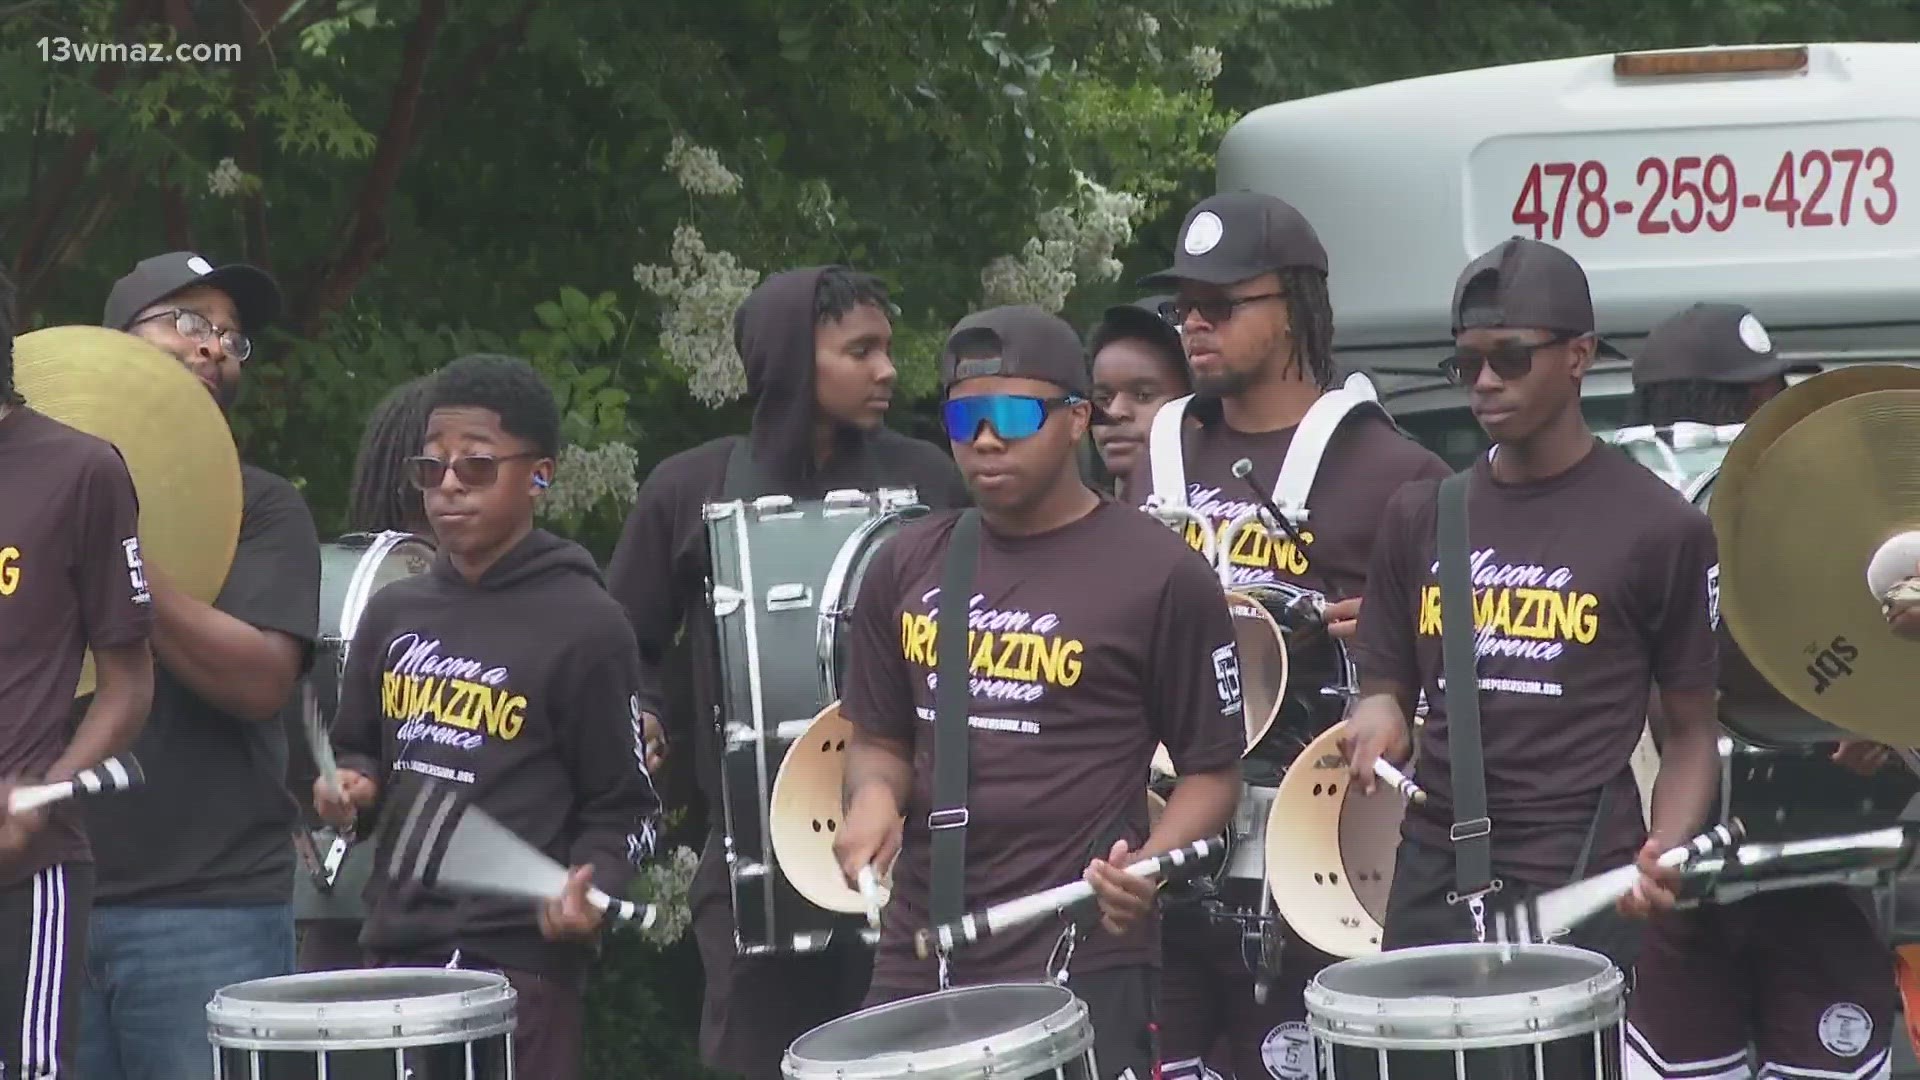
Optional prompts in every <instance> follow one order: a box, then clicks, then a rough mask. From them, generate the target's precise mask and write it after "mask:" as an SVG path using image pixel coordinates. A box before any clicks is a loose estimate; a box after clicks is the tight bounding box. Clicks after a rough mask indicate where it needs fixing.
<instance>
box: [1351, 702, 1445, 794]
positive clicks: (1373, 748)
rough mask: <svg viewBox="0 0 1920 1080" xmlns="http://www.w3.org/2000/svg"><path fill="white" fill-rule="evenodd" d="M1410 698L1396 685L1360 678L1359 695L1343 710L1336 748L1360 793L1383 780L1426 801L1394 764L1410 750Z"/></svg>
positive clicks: (1411, 743) (1367, 790) (1402, 759)
mask: <svg viewBox="0 0 1920 1080" xmlns="http://www.w3.org/2000/svg"><path fill="white" fill-rule="evenodd" d="M1411 699H1412V695H1411V694H1407V693H1404V692H1403V691H1401V690H1400V688H1399V687H1396V686H1383V685H1376V684H1370V683H1368V682H1366V681H1362V683H1361V685H1360V696H1359V698H1358V700H1356V701H1355V702H1354V705H1353V711H1352V712H1350V713H1348V714H1347V719H1346V720H1345V724H1346V731H1345V733H1344V734H1342V735H1341V736H1340V752H1341V753H1342V754H1345V755H1346V757H1347V768H1348V771H1349V773H1350V774H1351V776H1352V784H1353V786H1355V787H1357V788H1359V789H1360V793H1361V794H1362V795H1371V794H1373V793H1374V790H1375V789H1376V788H1377V787H1378V786H1379V784H1380V781H1382V780H1384V781H1386V782H1387V784H1388V785H1389V786H1391V787H1392V788H1393V789H1394V790H1395V791H1398V792H1399V793H1400V794H1401V795H1404V796H1405V797H1406V798H1407V799H1408V800H1409V801H1412V802H1417V803H1424V802H1426V801H1427V793H1426V792H1424V791H1422V790H1420V787H1419V786H1418V785H1416V784H1415V783H1414V782H1413V781H1412V780H1411V779H1408V777H1407V775H1406V774H1405V773H1403V772H1401V771H1400V769H1399V766H1398V765H1397V764H1395V763H1396V762H1404V761H1406V760H1407V758H1408V757H1410V756H1412V754H1413V739H1412V736H1411V735H1410V734H1409V733H1408V731H1407V719H1406V718H1407V716H1408V715H1409V714H1411V713H1412V711H1413V710H1412V700H1411Z"/></svg>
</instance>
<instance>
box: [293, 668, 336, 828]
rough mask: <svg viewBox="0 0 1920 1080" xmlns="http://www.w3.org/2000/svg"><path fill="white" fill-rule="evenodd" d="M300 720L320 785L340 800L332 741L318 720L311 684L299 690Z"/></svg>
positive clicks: (314, 695) (318, 703) (306, 684)
mask: <svg viewBox="0 0 1920 1080" xmlns="http://www.w3.org/2000/svg"><path fill="white" fill-rule="evenodd" d="M300 720H301V724H300V726H301V728H302V729H303V730H304V731H305V732H306V735H307V750H308V751H309V752H310V753H312V754H313V764H314V768H315V770H316V771H317V772H318V774H319V777H320V782H321V784H323V785H325V786H326V788H327V790H328V791H329V792H331V793H332V795H333V797H334V798H336V799H337V798H341V797H342V796H343V794H344V793H343V792H342V791H341V790H340V765H339V763H338V762H336V761H335V760H334V757H333V740H332V739H330V738H329V737H328V736H327V725H326V724H325V723H323V722H322V721H321V719H320V696H319V695H318V694H315V693H314V692H313V684H312V683H311V682H309V683H305V684H303V687H302V690H301V700H300Z"/></svg>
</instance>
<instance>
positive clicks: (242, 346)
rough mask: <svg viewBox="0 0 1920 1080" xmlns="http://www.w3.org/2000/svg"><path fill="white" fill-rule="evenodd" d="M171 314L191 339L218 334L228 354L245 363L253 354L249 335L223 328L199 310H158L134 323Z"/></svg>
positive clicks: (181, 331) (174, 321) (137, 323)
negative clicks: (214, 323)
mask: <svg viewBox="0 0 1920 1080" xmlns="http://www.w3.org/2000/svg"><path fill="white" fill-rule="evenodd" d="M169 316H171V317H172V319H173V328H174V329H175V330H177V331H179V332H180V336H181V337H183V338H186V339H187V340H189V341H205V340H207V339H208V338H210V337H213V336H214V335H216V334H218V335H219V337H220V349H221V351H223V352H225V353H226V354H227V355H228V356H231V357H233V358H234V359H235V360H238V361H240V362H241V363H243V364H244V363H246V361H247V358H248V357H249V356H252V355H253V342H252V341H250V340H248V339H247V335H245V334H243V333H241V332H240V331H238V330H223V329H221V328H220V327H218V326H215V325H213V320H212V319H209V318H207V317H206V316H205V315H202V314H200V313H199V312H197V311H188V310H187V309H186V308H168V309H167V310H165V311H156V312H154V313H153V314H151V315H148V316H145V317H144V318H140V319H135V320H134V323H133V325H135V326H138V325H140V324H141V323H143V322H152V321H153V320H155V319H164V318H167V317H169Z"/></svg>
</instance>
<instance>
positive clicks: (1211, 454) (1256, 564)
mask: <svg viewBox="0 0 1920 1080" xmlns="http://www.w3.org/2000/svg"><path fill="white" fill-rule="evenodd" d="M1295 430H1296V429H1295V428H1285V429H1283V430H1280V431H1267V432H1261V433H1259V434H1250V433H1248V432H1243V431H1235V430H1234V429H1232V428H1230V427H1228V426H1227V424H1226V422H1225V421H1224V420H1220V419H1214V420H1211V421H1209V422H1208V423H1206V424H1203V425H1200V426H1198V427H1196V428H1192V429H1190V430H1188V431H1187V433H1186V440H1185V443H1184V450H1185V457H1186V469H1187V505H1188V507H1189V508H1191V509H1193V510H1195V511H1197V512H1199V513H1200V514H1202V515H1204V516H1205V517H1206V518H1207V520H1208V521H1210V522H1212V524H1213V530H1214V536H1215V538H1216V539H1218V538H1219V535H1220V530H1221V529H1223V528H1225V527H1226V525H1227V523H1228V522H1229V521H1232V520H1233V519H1234V518H1235V517H1238V516H1239V515H1241V514H1243V513H1246V512H1247V511H1248V510H1251V509H1253V507H1254V505H1255V502H1254V497H1253V492H1252V491H1251V490H1250V489H1249V488H1248V486H1247V482H1246V481H1245V480H1241V479H1239V478H1238V477H1236V476H1234V475H1233V464H1234V462H1236V461H1239V460H1240V459H1241V458H1246V459H1247V460H1248V461H1251V462H1252V463H1253V470H1254V471H1253V475H1254V476H1255V477H1258V478H1259V479H1258V480H1257V481H1256V482H1257V483H1259V484H1260V485H1261V486H1262V488H1263V489H1264V490H1265V491H1266V493H1268V494H1272V492H1273V484H1274V481H1276V480H1277V479H1278V478H1279V476H1280V465H1281V463H1282V462H1284V461H1285V460H1286V457H1287V448H1288V447H1290V446H1292V445H1293V436H1294V432H1295ZM1451 473H1452V470H1451V469H1449V468H1447V463H1446V462H1445V461H1442V460H1441V459H1440V457H1439V456H1438V455H1437V454H1435V453H1433V452H1432V451H1431V450H1428V449H1427V448H1426V447H1423V446H1421V445H1420V444H1419V443H1417V442H1415V441H1413V440H1412V439H1410V438H1408V437H1407V436H1406V435H1404V434H1402V433H1401V432H1400V431H1399V429H1397V428H1395V427H1394V426H1393V425H1392V424H1391V423H1388V422H1387V421H1386V420H1385V419H1384V418H1383V417H1381V416H1379V415H1378V414H1377V413H1373V414H1353V415H1349V416H1348V417H1347V418H1346V420H1344V421H1343V422H1342V423H1341V424H1340V427H1339V429H1338V430H1336V431H1335V432H1334V435H1333V438H1332V439H1330V440H1328V442H1327V449H1326V453H1325V454H1324V455H1323V456H1322V457H1321V459H1320V468H1319V471H1318V472H1316V473H1315V474H1314V478H1313V487H1312V489H1311V490H1310V491H1309V492H1308V494H1307V511H1308V516H1307V521H1306V524H1304V525H1303V526H1301V527H1300V530H1299V532H1300V538H1301V539H1302V540H1305V541H1306V542H1307V546H1306V549H1305V550H1301V549H1299V548H1298V547H1297V546H1296V545H1295V544H1294V542H1293V541H1292V540H1291V539H1290V538H1288V536H1287V535H1286V534H1285V533H1284V532H1282V533H1280V534H1279V536H1278V538H1277V541H1276V539H1275V538H1273V537H1270V536H1268V535H1267V530H1266V528H1265V526H1264V525H1263V524H1255V525H1252V526H1249V527H1248V528H1246V529H1243V530H1241V531H1240V532H1239V534H1238V537H1237V538H1236V540H1235V541H1234V543H1233V548H1232V550H1231V551H1230V552H1228V558H1229V560H1230V561H1231V563H1232V565H1233V583H1234V584H1235V585H1256V584H1267V583H1270V582H1273V581H1284V582H1287V583H1289V584H1292V585H1297V586H1299V587H1300V588H1303V589H1312V590H1314V591H1315V592H1325V591H1326V589H1327V585H1326V584H1323V583H1322V580H1321V578H1322V575H1324V576H1325V578H1326V579H1327V580H1328V581H1329V582H1330V583H1331V584H1332V587H1333V588H1334V589H1336V590H1338V593H1339V595H1337V596H1332V597H1329V598H1328V599H1332V600H1338V599H1343V598H1345V597H1350V596H1359V595H1361V589H1362V587H1363V586H1364V585H1365V583H1366V580H1367V565H1368V561H1369V558H1370V556H1371V554H1372V551H1373V538H1374V532H1375V530H1376V529H1377V528H1378V526H1379V522H1380V515H1381V512H1382V511H1383V510H1384V509H1385V508H1386V505H1387V500H1388V499H1389V498H1391V497H1392V496H1393V493H1394V492H1395V491H1398V490H1399V489H1400V485H1402V484H1405V483H1407V482H1408V481H1410V480H1424V479H1432V478H1442V477H1446V476H1449V475H1451ZM1152 477H1153V466H1152V463H1151V461H1150V460H1147V459H1146V458H1145V457H1143V459H1142V461H1141V464H1140V465H1139V467H1138V468H1136V469H1135V470H1134V473H1133V478H1132V480H1130V481H1129V483H1128V485H1127V493H1128V495H1129V496H1131V497H1132V498H1133V499H1135V500H1136V501H1138V502H1140V503H1141V504H1144V503H1145V502H1146V498H1147V496H1148V495H1151V494H1152V493H1153V480H1152ZM1188 533H1189V535H1188V536H1187V542H1188V543H1189V544H1191V545H1192V546H1193V548H1194V550H1196V551H1197V550H1199V549H1200V542H1201V541H1200V537H1199V536H1198V535H1197V534H1195V533H1194V530H1193V529H1192V528H1189V529H1188Z"/></svg>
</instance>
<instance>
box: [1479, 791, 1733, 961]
mask: <svg viewBox="0 0 1920 1080" xmlns="http://www.w3.org/2000/svg"><path fill="white" fill-rule="evenodd" d="M1745 835H1746V828H1745V826H1743V825H1741V824H1740V821H1739V819H1738V818H1736V819H1734V820H1733V821H1732V822H1729V823H1728V824H1726V825H1716V826H1714V827H1713V828H1711V829H1709V830H1707V831H1706V832H1704V833H1701V834H1700V835H1699V836H1696V837H1694V838H1693V839H1692V840H1690V841H1688V842H1687V843H1684V844H1681V845H1680V846H1679V847H1676V848H1672V849H1670V850H1668V851H1667V852H1665V853H1664V854H1662V855H1661V856H1660V865H1661V866H1663V867H1667V868H1669V869H1671V868H1673V867H1677V866H1681V865H1683V864H1685V863H1686V862H1687V860H1689V859H1691V858H1693V857H1694V856H1696V855H1708V854H1711V853H1713V852H1715V851H1720V850H1724V849H1726V848H1730V847H1732V846H1733V845H1735V844H1737V843H1739V842H1740V840H1741V838H1742V837H1744V836H1745ZM1639 879H1640V868H1639V867H1638V866H1636V865H1634V864H1633V863H1628V864H1627V865H1625V866H1616V867H1614V868H1613V869H1612V870H1608V871H1606V872H1605V873H1601V874H1595V875H1594V876H1593V877H1590V878H1585V879H1583V880H1581V881H1576V882H1573V883H1571V884H1568V885H1563V886H1561V887H1560V888H1558V889H1554V890H1552V891H1550V892H1544V893H1541V894H1540V895H1538V896H1535V897H1531V898H1529V899H1527V900H1523V901H1520V902H1519V903H1518V904H1517V905H1515V906H1514V907H1513V908H1512V909H1511V910H1508V911H1502V912H1499V913H1497V914H1496V915H1495V916H1494V930H1495V936H1496V939H1497V940H1500V941H1508V940H1511V941H1513V942H1515V943H1519V944H1525V943H1528V942H1536V941H1552V940H1553V939H1554V938H1557V937H1559V936H1560V935H1562V934H1564V933H1566V932H1567V931H1569V930H1572V929H1573V928H1574V927H1576V926H1579V925H1580V924H1581V923H1583V922H1585V921H1587V920H1588V919H1591V918H1593V917H1594V916H1595V915H1598V914H1600V913H1601V912H1603V911H1605V910H1607V909H1608V908H1610V907H1612V906H1613V905H1614V904H1615V903H1616V902H1618V901H1619V899H1620V898H1621V897H1623V896H1625V895H1627V893H1629V892H1631V891H1632V890H1633V885H1634V882H1636V881H1638V880H1639Z"/></svg>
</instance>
